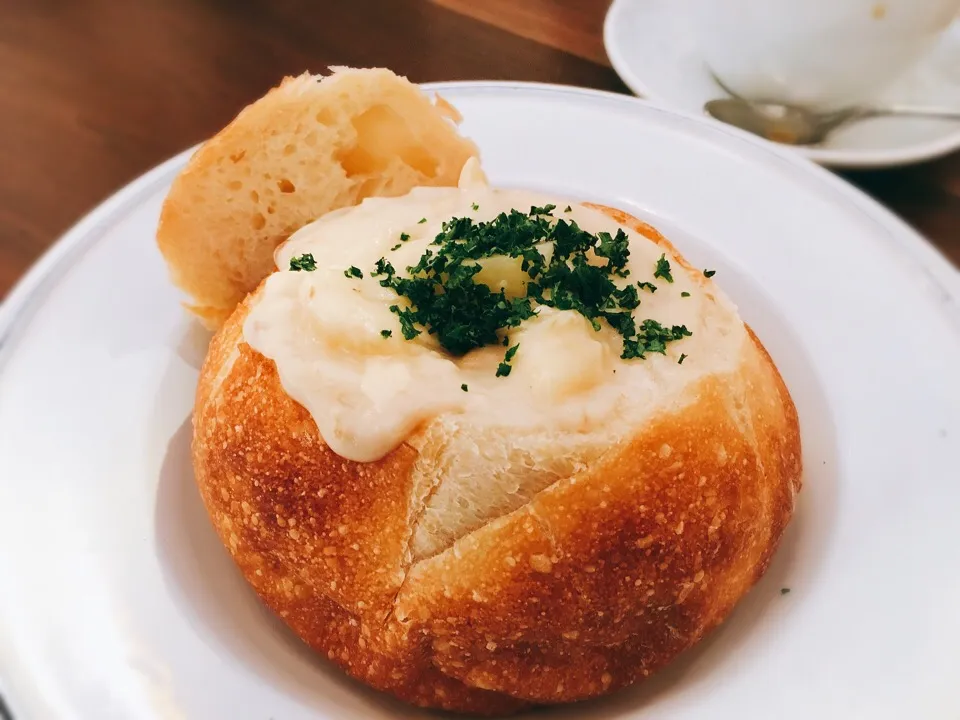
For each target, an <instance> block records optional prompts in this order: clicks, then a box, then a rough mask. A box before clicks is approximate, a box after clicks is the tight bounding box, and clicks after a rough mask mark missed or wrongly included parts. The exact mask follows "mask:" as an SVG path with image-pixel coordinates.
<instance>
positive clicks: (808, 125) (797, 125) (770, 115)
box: [703, 97, 960, 145]
mask: <svg viewBox="0 0 960 720" xmlns="http://www.w3.org/2000/svg"><path fill="white" fill-rule="evenodd" d="M703 109H704V110H705V111H706V113H707V114H708V115H710V116H711V117H713V118H716V119H717V120H721V121H723V122H725V123H728V124H730V125H733V126H735V127H738V128H740V129H742V130H747V131H748V132H752V133H753V134H754V135H759V136H760V137H762V138H766V139H767V140H772V141H774V142H779V143H784V144H786V145H813V144H816V143H819V142H823V140H824V139H825V138H826V137H827V135H829V134H830V132H832V131H833V130H834V129H836V128H837V127H839V126H840V125H842V124H844V123H846V122H850V121H852V120H859V119H862V118H866V117H876V116H879V115H907V116H913V117H927V118H941V119H948V120H950V119H952V120H960V110H953V109H948V108H934V107H913V106H890V107H853V108H848V109H846V110H837V111H835V112H825V113H821V112H815V111H813V110H807V109H805V108H801V107H797V106H796V105H786V104H782V103H774V102H752V101H750V100H744V99H743V98H734V97H731V98H719V99H716V100H710V101H709V102H707V103H706V104H705V105H704V106H703Z"/></svg>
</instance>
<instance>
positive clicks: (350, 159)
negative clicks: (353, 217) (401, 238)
mask: <svg viewBox="0 0 960 720" xmlns="http://www.w3.org/2000/svg"><path fill="white" fill-rule="evenodd" d="M331 70H332V74H330V75H327V76H319V75H309V74H304V75H300V76H299V77H296V78H286V79H284V81H283V82H282V83H281V84H280V85H279V86H278V87H276V88H274V89H272V90H271V91H270V92H268V93H267V94H266V95H265V96H264V97H262V98H261V99H259V100H257V101H256V102H254V103H253V104H251V105H249V106H248V107H246V108H244V109H243V111H242V112H240V114H239V115H238V116H237V117H236V119H234V120H233V122H231V123H230V124H229V125H228V126H227V127H226V128H224V129H223V130H222V131H220V132H219V133H218V134H217V135H216V136H215V137H213V138H212V139H210V140H208V141H207V142H206V143H204V144H203V145H202V146H201V147H200V149H199V150H197V152H196V153H195V154H194V155H193V157H191V158H190V161H189V162H188V164H187V166H186V167H185V168H184V169H183V171H182V172H181V173H180V174H179V176H178V177H177V178H176V180H175V181H174V183H173V187H172V188H171V189H170V192H169V194H168V195H167V198H166V200H165V202H164V204H163V209H162V212H161V215H160V224H159V228H158V230H157V243H158V245H159V248H160V251H161V253H162V254H163V256H164V258H165V259H166V261H167V264H168V266H169V268H170V272H171V277H172V280H173V282H174V283H175V284H176V285H177V286H178V287H180V288H181V289H182V290H184V291H185V292H186V293H187V294H188V295H189V296H190V300H189V301H188V303H187V305H188V308H189V309H190V310H191V311H192V312H193V313H195V314H196V315H197V316H199V317H200V319H201V320H202V321H203V323H204V324H205V325H207V326H208V327H210V328H216V327H219V326H220V325H221V324H222V323H223V321H224V320H225V319H226V318H227V317H228V316H229V315H230V313H231V312H232V311H233V309H234V308H235V307H236V305H237V304H238V303H239V302H240V301H241V300H243V298H244V297H245V296H246V295H247V293H249V292H251V291H252V290H254V289H255V288H256V287H257V285H258V284H259V283H260V281H261V280H263V278H264V277H266V276H267V275H268V274H269V273H270V272H272V271H273V270H274V267H275V266H274V260H273V253H274V250H275V249H276V248H277V246H278V245H279V244H280V243H281V242H283V241H284V240H285V239H286V238H287V237H288V236H289V235H290V234H291V233H292V232H293V231H295V230H297V229H298V228H300V227H302V226H303V225H306V224H307V223H309V222H310V221H312V220H315V219H316V218H318V217H320V216H321V215H324V214H325V213H328V212H330V211H332V210H337V209H339V208H344V207H350V206H353V205H356V204H357V203H359V202H360V201H361V200H363V199H364V198H367V197H373V196H384V197H390V196H396V195H403V194H405V193H407V192H408V191H409V190H410V189H411V188H413V187H416V186H448V185H449V186H453V185H456V184H457V180H458V178H459V176H460V171H461V169H462V168H463V165H464V163H466V161H467V160H468V159H469V158H471V157H476V156H477V155H478V151H477V148H476V146H475V145H474V144H473V143H472V142H471V141H469V140H467V139H465V138H463V137H461V136H460V135H459V134H458V132H457V128H456V125H457V123H458V122H459V121H460V116H459V114H458V113H457V112H456V110H455V109H454V108H453V107H452V106H451V105H450V104H449V103H447V102H446V101H444V100H442V99H441V98H436V99H431V98H430V97H429V96H428V95H427V94H425V93H424V92H423V91H422V90H421V89H420V88H419V87H417V85H415V84H413V83H411V82H409V81H408V80H407V79H405V78H403V77H400V76H398V75H396V74H394V73H393V72H391V71H390V70H386V69H379V68H374V69H352V68H340V67H337V68H331Z"/></svg>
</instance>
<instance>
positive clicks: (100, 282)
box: [0, 83, 960, 720]
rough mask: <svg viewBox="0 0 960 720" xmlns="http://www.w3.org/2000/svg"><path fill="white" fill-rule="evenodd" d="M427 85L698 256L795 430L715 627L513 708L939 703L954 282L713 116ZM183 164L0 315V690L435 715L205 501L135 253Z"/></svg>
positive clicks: (947, 680)
mask: <svg viewBox="0 0 960 720" xmlns="http://www.w3.org/2000/svg"><path fill="white" fill-rule="evenodd" d="M435 87H437V86H435ZM442 91H443V94H444V96H445V97H446V98H447V99H448V100H449V101H450V102H452V103H453V104H454V105H455V106H456V107H457V108H458V109H459V110H460V111H461V112H462V114H463V117H464V122H463V126H462V129H463V132H464V133H465V134H466V135H468V136H470V137H471V138H473V139H474V140H475V141H476V142H477V144H478V146H479V147H480V149H481V153H482V155H483V162H484V166H485V169H486V170H487V172H488V174H489V176H490V178H491V180H492V181H493V182H494V183H496V184H498V185H508V186H520V187H530V188H540V189H543V190H548V191H553V192H556V193H558V194H562V195H567V196H570V197H577V198H582V199H585V200H594V201H598V202H604V203H606V204H608V205H613V206H616V207H621V208H623V209H624V210H626V211H628V212H631V213H633V214H635V215H637V216H639V217H642V218H644V219H646V220H647V221H649V222H651V223H653V224H654V225H656V226H657V227H658V228H660V229H661V230H662V231H663V232H664V233H665V234H666V235H667V236H668V237H669V238H670V239H671V240H672V241H673V242H674V243H675V244H676V245H677V246H678V248H680V250H681V251H682V252H683V253H684V254H685V255H686V256H687V257H688V258H690V260H691V262H693V263H694V264H695V265H696V266H697V267H704V268H712V269H715V270H716V271H717V276H716V279H717V282H719V283H720V284H721V285H722V286H723V287H724V289H725V290H726V291H727V292H728V293H729V295H730V296H731V297H732V298H733V300H734V301H735V302H736V303H737V304H738V306H739V307H740V309H741V313H742V315H743V317H744V319H745V320H746V321H747V322H748V323H749V324H750V325H751V326H752V327H753V329H754V330H755V331H756V332H757V334H758V335H759V336H760V337H761V339H762V340H763V343H764V345H765V346H766V347H767V349H768V350H769V351H770V353H771V355H772V357H773V358H774V360H775V361H776V363H777V365H778V367H779V369H780V371H781V373H782V375H783V377H784V380H785V382H786V384H787V386H788V387H789V388H790V391H791V393H792V395H793V397H794V399H795V401H796V405H797V409H798V412H799V415H800V423H801V432H802V437H803V461H804V483H805V484H804V489H803V492H802V494H801V496H800V497H801V499H800V505H799V507H798V510H797V513H796V516H795V518H794V520H793V521H792V523H791V525H790V527H789V528H788V531H787V533H786V535H785V537H784V540H783V543H782V544H781V547H780V548H779V550H778V552H777V554H776V555H775V557H774V559H773V562H772V563H771V565H770V567H769V569H768V571H767V573H766V575H765V576H764V577H763V579H762V580H761V581H760V582H759V583H758V584H757V586H756V587H755V588H754V589H753V590H752V591H751V592H750V593H749V595H748V596H747V597H746V598H744V600H743V601H742V602H741V603H740V604H739V605H738V607H737V609H736V611H735V612H734V613H733V615H732V616H731V617H730V618H729V619H728V620H727V622H725V623H724V625H723V626H722V627H721V628H720V629H719V630H717V631H716V632H714V633H712V634H711V635H710V637H709V638H708V639H707V640H705V641H704V642H703V643H702V644H700V645H699V646H698V647H697V648H695V649H694V650H693V651H692V652H688V653H686V654H685V656H684V657H682V658H680V659H679V660H678V661H677V662H676V663H675V664H673V665H672V666H671V667H669V668H668V669H666V670H665V671H663V672H662V673H658V674H657V675H656V676H655V677H654V678H652V679H651V680H649V681H647V682H645V683H643V684H642V685H640V686H637V687H634V688H631V689H628V690H626V691H623V692H620V693H617V694H616V695H614V696H612V697H609V698H605V699H603V700H600V701H596V702H590V703H583V704H579V705H575V706H571V707H568V708H565V709H558V710H553V711H549V712H546V711H544V712H537V713H535V714H533V715H531V716H529V717H531V718H533V717H536V718H538V719H539V720H547V718H556V719H559V718H567V719H571V720H572V719H573V718H593V719H594V720H601V719H603V720H627V719H628V718H629V719H630V720H643V719H645V718H671V720H700V719H702V718H711V719H712V718H717V719H725V718H737V720H752V719H754V718H756V719H758V720H759V719H761V718H762V719H764V720H766V719H767V718H777V719H778V720H807V719H808V718H839V717H843V718H870V720H903V719H904V718H923V719H924V720H955V719H956V718H957V717H960V693H958V690H957V685H956V680H957V678H958V677H960V653H958V652H957V648H958V647H960V613H958V612H957V608H958V607H960V575H958V574H957V572H956V568H957V567H960V525H958V523H957V508H958V507H960V482H958V481H957V480H958V471H957V458H956V448H957V439H958V438H960V376H958V375H957V368H958V367H960V283H958V275H957V273H956V272H955V270H954V269H953V268H951V267H950V265H949V264H948V263H947V261H946V260H945V259H944V258H943V257H942V256H941V255H940V254H939V253H937V252H936V250H934V249H933V248H932V247H931V246H930V245H929V243H927V242H926V241H925V240H923V239H922V238H921V237H920V236H919V235H917V234H916V233H915V232H914V231H912V230H911V229H910V228H909V227H907V226H906V225H905V224H904V223H903V222H901V221H900V220H898V219H897V218H895V217H894V216H893V215H892V214H891V213H889V212H888V211H886V210H885V209H883V208H882V207H881V206H879V205H878V204H877V203H875V202H873V201H872V200H870V199H869V198H868V197H866V196H865V195H864V194H863V193H861V192H859V191H857V190H856V189H855V188H853V187H851V186H850V185H849V184H847V183H845V182H843V181H842V180H840V179H839V178H837V177H835V176H833V175H831V174H830V173H828V172H826V171H824V170H823V169H822V168H819V167H816V166H814V165H813V164H811V163H809V162H807V161H805V160H803V159H802V158H800V157H798V156H796V155H794V154H793V153H788V152H786V151H783V150H780V149H779V148H777V147H775V146H774V145H771V144H770V143H765V142H762V141H760V140H759V139H756V138H753V137H752V136H748V135H747V134H745V133H742V132H739V131H736V130H733V129H731V128H728V127H727V126H724V125H721V124H719V123H712V122H706V121H704V120H702V119H700V118H698V117H693V116H689V115H685V114H682V113H677V112H675V111H671V110H667V109H665V108H661V107H656V106H653V105H650V104H648V103H645V102H642V101H639V100H637V99H635V98H630V97H625V96H622V95H613V94H609V93H600V92H593V91H586V90H578V89H574V88H560V87H555V86H542V85H527V84H518V83H451V84H444V85H443V86H442ZM544 118H550V122H548V123H545V122H544V121H543V119H544ZM558 148H560V149H562V151H558ZM189 156H190V152H186V153H183V154H181V155H179V156H177V157H176V158H173V159H172V160H170V161H169V162H167V163H165V164H164V165H162V166H160V167H158V168H156V169H155V170H153V171H152V172H150V173H148V174H146V175H145V176H143V177H141V178H140V179H138V180H136V181H135V182H133V183H131V184H130V185H129V186H127V187H126V188H125V189H123V190H121V191H120V192H119V193H118V194H117V195H115V196H114V197H112V198H111V199H109V200H108V201H107V202H106V203H104V204H103V205H101V206H100V207H99V208H98V209H96V210H94V211H93V212H92V213H91V214H90V215H89V216H88V217H87V218H85V219H84V220H83V221H81V222H80V223H79V224H78V225H77V226H76V227H75V228H74V229H73V230H71V231H70V232H69V233H68V234H67V235H66V236H65V237H64V238H63V240H61V241H60V242H59V243H57V244H56V245H55V246H54V247H53V248H52V249H51V250H50V251H49V252H48V253H47V254H46V255H45V256H44V258H43V259H42V260H41V261H40V263H39V264H38V265H37V266H36V267H35V268H34V270H32V271H31V272H30V273H29V274H28V275H27V277H26V278H25V279H24V280H23V281H22V282H21V284H20V285H19V286H18V287H17V288H16V289H15V290H14V291H13V292H12V293H11V294H10V295H9V296H8V298H7V300H6V301H5V302H4V303H3V304H2V305H0V691H2V692H3V694H4V696H5V699H6V700H7V702H8V704H9V705H10V708H11V710H12V712H13V715H14V717H15V718H16V719H17V720H60V719H63V720H66V719H68V718H69V719H73V718H95V719H96V720H161V719H163V720H173V719H175V718H176V719H179V718H184V719H186V718H213V719H219V718H229V719H231V720H233V719H236V720H266V718H276V720H281V719H282V720H322V719H330V720H333V719H336V720H374V719H376V718H384V719H386V718H409V719H412V718H429V717H434V718H436V717H439V716H437V715H429V714H426V713H423V712H420V711H417V710H414V709H410V708H407V707H405V706H401V705H399V704H398V703H396V702H393V701H390V700H389V699H387V698H384V697H383V696H381V695H379V694H376V693H374V692H372V691H369V690H366V689H365V688H363V687H361V686H360V685H359V684H357V683H354V682H351V681H349V680H347V679H346V678H345V677H344V675H343V674H342V673H341V672H340V671H339V670H337V669H336V668H334V667H333V666H332V665H331V664H330V663H328V662H327V661H326V660H325V659H324V658H320V657H318V656H317V655H316V654H314V653H311V652H309V651H308V650H307V649H306V647H305V646H304V645H302V644H301V643H300V642H299V641H298V640H297V639H296V638H295V637H294V636H293V635H292V634H291V633H290V632H289V631H287V630H286V628H285V627H284V626H283V625H282V624H281V623H280V622H279V621H278V620H277V619H276V618H274V617H273V615H272V614H271V613H269V612H268V611H267V610H266V609H265V608H264V607H263V606H262V605H261V603H260V602H259V600H258V599H257V597H256V595H255V594H254V593H253V591H252V590H251V589H250V588H249V587H248V586H247V584H246V583H245V582H244V580H243V578H242V576H241V575H240V573H239V571H238V570H237V569H236V567H235V566H234V564H233V562H232V561H231V559H230V556H229V553H228V552H227V551H226V550H225V549H224V548H223V546H222V544H221V543H220V541H219V539H218V537H217V535H216V533H215V532H214V530H213V528H212V526H211V524H210V522H209V519H208V517H207V515H206V512H205V511H204V508H203V506H202V502H201V500H200V497H199V494H198V492H197V489H196V486H195V483H194V479H193V476H192V470H191V462H190V436H191V430H190V414H191V409H192V405H193V398H194V392H195V386H196V381H197V368H198V366H199V364H200V362H201V360H202V358H203V355H204V353H205V349H206V342H207V341H208V339H209V336H208V335H206V334H205V333H204V332H203V331H201V330H200V329H199V328H198V326H197V324H196V322H195V321H194V320H192V319H191V318H190V317H189V316H188V315H187V314H186V313H185V312H184V311H183V310H182V308H181V307H180V300H181V297H180V295H179V294H178V293H177V292H176V291H175V290H174V288H173V287H171V285H170V282H169V280H168V274H167V270H166V267H165V265H164V263H163V261H162V259H161V257H160V255H159V253H158V251H157V249H156V245H155V241H154V233H155V231H156V224H157V218H158V214H159V211H160V206H161V203H162V201H163V198H164V196H165V194H166V193H167V191H168V189H169V187H170V183H171V181H172V180H173V178H174V177H175V176H176V174H177V173H178V172H179V171H180V170H181V168H182V167H183V166H184V164H185V163H186V162H187V159H188V158H189ZM782 588H790V592H789V593H782V592H781V589H782Z"/></svg>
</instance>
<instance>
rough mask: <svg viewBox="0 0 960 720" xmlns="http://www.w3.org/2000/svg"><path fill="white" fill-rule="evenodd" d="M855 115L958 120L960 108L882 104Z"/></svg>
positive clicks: (864, 109) (959, 118)
mask: <svg viewBox="0 0 960 720" xmlns="http://www.w3.org/2000/svg"><path fill="white" fill-rule="evenodd" d="M855 115H856V116H857V117H877V116H880V115H909V116H912V117H927V118H942V119H945V120H960V109H954V108H943V107H930V106H924V105H884V106H883V107H867V108H863V109H862V110H861V111H859V112H857V113H855Z"/></svg>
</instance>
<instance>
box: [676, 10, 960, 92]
mask: <svg viewBox="0 0 960 720" xmlns="http://www.w3.org/2000/svg"><path fill="white" fill-rule="evenodd" d="M686 6H687V10H688V12H689V15H690V21H691V22H692V24H693V26H694V28H695V31H696V34H697V39H698V41H699V45H698V48H699V50H700V52H701V54H702V56H703V59H704V61H705V62H706V64H707V67H708V68H709V69H710V71H711V72H712V73H713V75H714V76H715V77H716V78H717V80H719V81H720V82H721V83H722V84H723V85H724V86H725V87H726V88H727V89H728V90H730V91H731V92H733V93H735V94H737V95H740V96H741V97H744V98H748V99H751V100H767V101H776V102H784V103H792V104H796V105H801V106H805V107H809V108H813V109H818V110H828V109H837V108H841V107H847V106H850V105H853V104H855V103H857V102H860V101H862V100H864V99H865V98H867V97H868V96H870V95H871V94H874V93H876V92H877V91H879V90H880V89H881V88H883V87H884V86H885V85H887V84H888V83H890V82H892V81H893V80H894V79H895V78H896V77H897V76H898V75H900V74H901V73H902V72H903V71H905V70H906V69H908V68H909V67H910V66H911V65H913V64H914V63H915V62H916V61H917V60H918V59H919V58H920V57H921V56H922V55H923V54H924V53H925V52H926V51H927V50H929V49H930V48H931V47H932V46H933V44H934V43H935V42H936V39H937V37H938V36H939V35H940V33H941V32H942V31H943V30H944V29H946V28H947V27H948V26H949V24H950V22H951V20H952V19H953V18H954V17H955V16H956V15H957V12H958V10H960V0H686Z"/></svg>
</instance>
